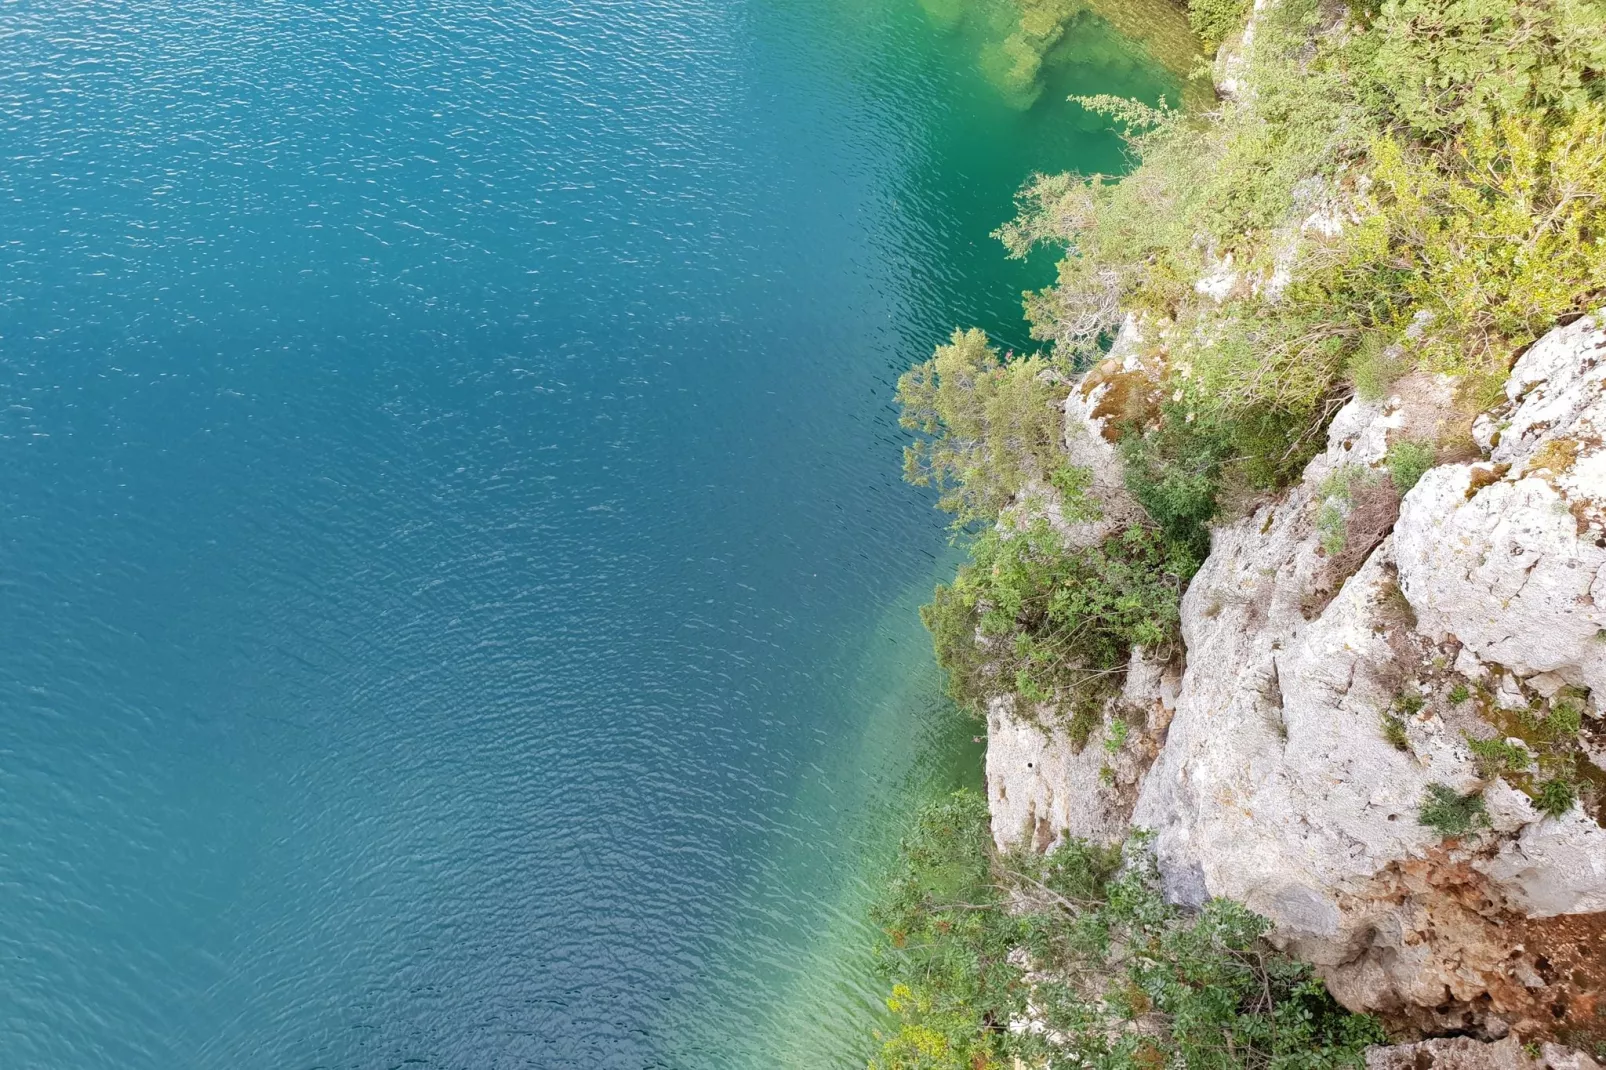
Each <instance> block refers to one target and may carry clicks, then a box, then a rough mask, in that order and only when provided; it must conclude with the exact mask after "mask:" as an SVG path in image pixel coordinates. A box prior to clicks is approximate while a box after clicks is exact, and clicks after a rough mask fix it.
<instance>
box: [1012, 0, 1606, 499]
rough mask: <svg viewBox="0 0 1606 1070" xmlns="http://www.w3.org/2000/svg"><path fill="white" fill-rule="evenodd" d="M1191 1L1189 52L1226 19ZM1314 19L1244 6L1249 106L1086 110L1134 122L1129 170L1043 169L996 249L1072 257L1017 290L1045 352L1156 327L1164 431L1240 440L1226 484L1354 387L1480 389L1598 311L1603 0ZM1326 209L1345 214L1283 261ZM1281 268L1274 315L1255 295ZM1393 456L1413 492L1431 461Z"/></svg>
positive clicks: (1287, 7)
mask: <svg viewBox="0 0 1606 1070" xmlns="http://www.w3.org/2000/svg"><path fill="white" fill-rule="evenodd" d="M1193 9H1194V12H1193V13H1194V17H1195V19H1196V20H1198V21H1199V25H1200V26H1201V30H1202V31H1203V32H1204V33H1205V35H1206V36H1207V37H1215V36H1219V34H1220V33H1222V32H1224V28H1225V27H1227V26H1228V25H1229V24H1231V23H1232V22H1233V21H1234V20H1235V19H1236V18H1237V17H1238V16H1239V14H1241V10H1242V8H1241V5H1239V4H1237V3H1235V2H1233V0H1207V2H1196V3H1195V4H1194V5H1193ZM1324 18H1329V19H1330V18H1331V15H1325V16H1324V14H1323V8H1322V6H1321V5H1320V4H1319V3H1317V0H1283V2H1280V3H1278V4H1275V5H1268V6H1267V7H1266V8H1265V9H1264V10H1262V11H1261V12H1260V13H1259V14H1258V15H1257V22H1256V37H1255V41H1256V44H1255V47H1254V48H1253V49H1252V50H1250V53H1249V54H1248V55H1247V57H1246V59H1247V61H1248V63H1249V64H1250V67H1249V71H1248V79H1249V80H1250V81H1251V82H1252V83H1253V85H1254V90H1255V91H1254V92H1253V93H1247V94H1242V95H1240V96H1239V97H1238V98H1237V99H1236V100H1234V101H1231V102H1228V103H1227V104H1225V105H1224V106H1223V107H1222V108H1221V109H1220V110H1219V112H1216V113H1212V114H1211V115H1209V116H1207V117H1200V116H1193V115H1184V114H1179V113H1176V112H1169V111H1165V110H1163V109H1162V110H1156V109H1152V108H1145V107H1142V106H1137V105H1131V104H1122V103H1121V102H1113V101H1110V100H1108V99H1107V98H1088V99H1084V100H1083V103H1084V104H1085V105H1086V106H1088V107H1091V108H1094V109H1095V110H1098V111H1102V112H1104V113H1105V114H1107V115H1110V116H1112V117H1113V118H1115V119H1117V120H1118V121H1121V122H1123V123H1125V124H1126V125H1127V127H1128V131H1129V141H1130V145H1131V149H1132V154H1133V157H1134V159H1135V161H1136V164H1137V166H1136V167H1135V169H1134V170H1133V171H1132V172H1131V173H1130V174H1128V175H1127V176H1126V177H1125V178H1123V179H1121V180H1120V181H1118V182H1117V181H1111V180H1110V179H1108V178H1105V177H1102V176H1097V175H1095V176H1091V177H1088V178H1086V179H1081V178H1075V177H1071V176H1065V175H1059V176H1038V177H1036V178H1034V179H1033V180H1032V182H1031V183H1030V184H1029V185H1028V186H1027V188H1026V189H1025V190H1024V191H1023V193H1022V196H1021V201H1020V206H1019V207H1020V212H1019V215H1018V218H1017V219H1016V220H1015V221H1014V222H1013V223H1011V224H1009V225H1008V226H1005V227H1004V228H1002V229H1001V230H1000V232H999V236H1000V237H1001V238H1002V239H1003V240H1004V242H1005V244H1006V246H1007V247H1008V248H1009V250H1010V252H1011V254H1012V255H1024V254H1025V252H1026V251H1027V250H1029V249H1030V248H1032V247H1034V246H1036V245H1040V244H1044V243H1047V244H1050V245H1053V246H1057V247H1059V248H1062V249H1063V250H1064V256H1063V259H1062V260H1061V262H1060V265H1059V272H1058V279H1057V281H1056V282H1055V284H1054V285H1052V286H1050V287H1048V288H1046V289H1044V290H1042V291H1039V292H1037V293H1034V294H1030V295H1028V297H1027V300H1026V308H1027V316H1028V319H1030V320H1031V322H1032V325H1033V333H1034V336H1035V337H1038V338H1041V339H1043V340H1046V341H1052V342H1053V343H1054V345H1055V349H1056V353H1057V354H1059V355H1060V356H1061V357H1064V358H1070V359H1085V358H1086V357H1087V356H1088V355H1089V354H1090V353H1093V352H1096V350H1097V347H1098V345H1099V343H1100V342H1101V341H1102V340H1105V339H1107V338H1108V337H1109V336H1110V333H1111V332H1112V331H1114V330H1115V328H1116V326H1117V325H1118V324H1119V323H1120V321H1121V319H1122V317H1123V316H1124V315H1125V314H1126V313H1127V312H1129V311H1138V312H1143V313H1148V314H1151V315H1152V318H1153V320H1154V321H1155V322H1164V321H1170V322H1171V323H1172V324H1173V325H1174V326H1173V327H1172V329H1171V330H1170V331H1169V335H1168V339H1167V348H1168V355H1169V358H1170V360H1171V363H1172V367H1173V368H1174V369H1177V370H1179V372H1180V382H1173V383H1171V384H1168V386H1169V387H1171V388H1172V389H1173V390H1174V391H1175V390H1180V391H1181V392H1182V393H1183V394H1185V395H1186V402H1185V404H1184V405H1182V406H1178V407H1176V408H1175V409H1174V410H1173V411H1171V412H1167V413H1166V414H1164V415H1163V417H1162V420H1161V423H1162V426H1166V425H1171V424H1174V423H1176V422H1177V421H1179V420H1183V419H1188V420H1198V419H1204V420H1207V421H1208V422H1210V423H1211V424H1212V425H1213V428H1214V431H1213V433H1214V434H1215V435H1216V436H1217V440H1218V441H1220V442H1227V441H1231V442H1232V443H1233V445H1234V448H1233V449H1231V450H1227V451H1224V452H1222V453H1220V454H1218V455H1217V456H1216V459H1215V461H1214V462H1213V463H1216V464H1218V465H1219V467H1220V471H1219V472H1218V473H1217V474H1216V475H1215V476H1214V477H1212V478H1213V479H1214V480H1215V481H1216V482H1217V483H1218V486H1219V485H1230V484H1234V483H1238V482H1244V483H1248V484H1249V485H1250V486H1252V487H1265V486H1276V485H1278V484H1280V483H1282V482H1285V481H1286V480H1288V479H1289V478H1291V477H1292V476H1293V475H1295V474H1296V473H1297V472H1298V470H1299V467H1300V465H1301V464H1302V463H1303V461H1304V460H1305V459H1308V458H1309V457H1310V456H1311V454H1312V453H1313V452H1314V449H1315V447H1316V446H1317V445H1318V444H1319V440H1320V430H1321V428H1322V426H1323V425H1324V424H1325V421H1326V420H1327V419H1328V417H1329V416H1330V415H1331V414H1332V412H1333V411H1334V410H1335V408H1336V406H1337V404H1339V403H1341V402H1342V400H1343V395H1344V392H1345V390H1346V387H1345V386H1344V382H1345V380H1346V379H1348V380H1349V381H1350V382H1351V383H1352V384H1353V386H1354V389H1355V390H1357V391H1359V392H1360V393H1362V394H1363V395H1365V396H1368V397H1379V396H1382V395H1383V394H1384V393H1386V391H1387V390H1388V388H1389V386H1390V384H1391V383H1392V382H1393V381H1394V380H1395V379H1397V378H1398V377H1399V376H1401V375H1403V374H1405V373H1406V372H1408V371H1410V370H1412V369H1414V368H1425V369H1428V370H1430V371H1436V372H1448V373H1450V374H1453V375H1457V376H1462V377H1466V378H1467V379H1469V380H1470V384H1469V385H1470V386H1471V387H1472V388H1473V389H1472V391H1471V393H1473V394H1481V393H1486V392H1487V390H1486V388H1487V387H1488V386H1489V385H1490V384H1493V383H1497V382H1499V381H1500V380H1502V379H1503V378H1504V375H1505V370H1506V367H1507V365H1508V363H1509V360H1510V359H1511V357H1512V355H1513V354H1514V353H1516V352H1517V351H1518V350H1520V349H1521V348H1522V347H1523V346H1526V345H1527V344H1529V343H1531V342H1532V341H1533V340H1534V339H1535V338H1537V337H1538V336H1539V334H1541V333H1542V332H1543V331H1545V330H1547V329H1548V328H1549V327H1551V326H1552V325H1554V324H1555V323H1556V321H1557V320H1558V319H1561V318H1564V317H1566V316H1569V315H1573V314H1576V313H1580V312H1583V311H1587V310H1588V309H1590V308H1592V307H1594V306H1595V305H1597V304H1599V303H1600V302H1601V300H1602V299H1606V242H1603V241H1601V240H1600V235H1601V234H1603V233H1606V198H1603V197H1601V196H1600V195H1599V190H1600V189H1601V188H1603V184H1606V5H1603V4H1601V3H1598V2H1595V0H1512V2H1509V3H1508V2H1507V0H1383V2H1381V3H1379V4H1377V5H1376V6H1367V5H1363V6H1362V7H1361V8H1359V9H1357V11H1356V12H1355V15H1354V17H1353V18H1351V19H1349V20H1347V21H1345V23H1344V25H1343V30H1342V31H1341V32H1332V33H1326V32H1324V31H1323V26H1324V22H1323V19H1324ZM1318 196H1320V197H1336V198H1337V199H1338V200H1339V201H1340V202H1341V204H1343V205H1345V206H1347V207H1349V208H1352V209H1353V213H1354V214H1353V215H1352V216H1351V218H1350V220H1349V222H1348V223H1347V224H1346V225H1345V226H1344V227H1343V228H1342V232H1341V233H1339V234H1338V235H1337V236H1333V235H1331V234H1328V235H1326V236H1324V235H1323V234H1321V233H1317V232H1314V231H1309V230H1301V231H1300V236H1299V239H1298V242H1297V244H1294V245H1290V244H1289V241H1290V239H1289V238H1288V236H1287V235H1288V229H1287V228H1288V227H1290V226H1292V225H1293V224H1297V223H1299V222H1300V221H1301V220H1302V219H1303V218H1305V217H1306V216H1307V215H1308V213H1310V212H1311V210H1312V208H1313V207H1316V206H1318V205H1319V202H1318V201H1316V200H1315V199H1314V198H1316V197H1318ZM1356 215H1358V216H1359V217H1361V218H1360V221H1359V222H1357V221H1356V219H1355V216H1356ZM1279 227H1282V228H1284V229H1282V230H1279V229H1278V228H1279ZM1229 254H1230V255H1231V256H1232V270H1233V271H1235V272H1236V273H1237V274H1238V282H1237V285H1236V286H1234V287H1233V288H1232V289H1231V291H1230V292H1229V293H1228V295H1227V296H1226V298H1225V300H1223V301H1221V302H1219V303H1218V302H1217V301H1215V300H1212V299H1205V298H1201V297H1200V296H1199V295H1198V294H1197V293H1196V292H1195V291H1194V289H1193V283H1194V281H1195V280H1196V279H1198V278H1200V277H1201V276H1202V275H1204V274H1205V273H1206V271H1207V268H1209V267H1210V266H1211V265H1214V264H1219V263H1221V262H1222V258H1223V257H1225V256H1227V255H1229ZM1274 268H1275V269H1276V271H1278V272H1281V273H1282V274H1283V276H1284V277H1285V279H1286V285H1284V286H1282V288H1281V293H1280V295H1279V296H1278V297H1276V298H1275V299H1270V298H1268V296H1267V294H1266V293H1265V292H1264V291H1263V290H1262V289H1260V288H1258V287H1257V285H1256V284H1254V280H1256V279H1260V280H1264V279H1266V278H1267V277H1269V276H1270V275H1271V274H1272V273H1273V269H1274ZM1249 425H1258V426H1255V427H1251V426H1249ZM1161 455H1162V456H1164V450H1162V451H1161ZM1396 462H1397V463H1396V464H1394V465H1391V468H1396V469H1397V471H1396V473H1395V474H1396V475H1398V476H1399V478H1398V479H1397V480H1396V485H1397V486H1398V487H1399V488H1400V489H1401V490H1406V489H1409V485H1410V484H1411V483H1413V482H1414V479H1413V478H1412V477H1413V476H1419V475H1420V471H1419V469H1420V466H1421V464H1422V462H1423V453H1422V452H1421V451H1420V450H1417V451H1414V452H1413V451H1410V450H1406V451H1402V453H1401V455H1400V456H1399V457H1397V458H1396ZM1189 474H1191V475H1197V474H1198V473H1189ZM1166 476H1167V473H1165V472H1164V471H1160V472H1159V473H1158V475H1156V474H1152V473H1151V474H1150V475H1149V476H1148V477H1147V478H1149V480H1150V481H1151V482H1157V483H1164V481H1165V477H1166ZM1196 482H1197V480H1196ZM1168 489H1169V488H1168ZM1181 489H1185V490H1189V491H1194V493H1192V494H1191V498H1192V500H1193V502H1195V503H1197V502H1202V501H1205V500H1207V497H1208V500H1209V501H1210V502H1214V500H1215V499H1216V497H1218V495H1215V494H1212V495H1209V496H1204V495H1200V494H1198V493H1197V492H1196V488H1195V487H1193V486H1192V485H1191V484H1184V485H1183V487H1182V488H1181ZM1188 511H1191V512H1193V513H1194V514H1199V513H1201V512H1203V510H1202V509H1201V508H1200V507H1199V506H1198V505H1197V504H1193V505H1190V509H1189V510H1188Z"/></svg>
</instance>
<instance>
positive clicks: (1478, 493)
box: [1395, 317, 1606, 709]
mask: <svg viewBox="0 0 1606 1070" xmlns="http://www.w3.org/2000/svg"><path fill="white" fill-rule="evenodd" d="M1506 395H1507V399H1508V400H1507V404H1506V405H1505V406H1504V407H1503V408H1502V409H1500V410H1497V411H1496V412H1495V413H1493V414H1491V417H1490V419H1489V420H1486V421H1483V422H1482V427H1481V429H1482V430H1484V433H1485V436H1486V438H1487V439H1488V440H1489V442H1490V445H1491V446H1492V447H1493V448H1492V453H1491V456H1490V459H1489V461H1488V462H1487V463H1484V464H1476V465H1465V464H1461V465H1445V466H1443V467H1440V468H1437V469H1435V470H1433V471H1431V472H1429V473H1428V474H1427V475H1426V476H1424V477H1423V478H1422V481H1421V482H1420V483H1418V484H1417V486H1416V488H1415V489H1413V490H1412V491H1411V493H1410V494H1409V495H1408V496H1407V497H1406V499H1405V501H1404V503H1403V504H1402V506H1401V510H1400V520H1399V524H1398V526H1397V528H1396V529H1395V540H1396V546H1397V552H1398V555H1399V569H1400V586H1401V587H1402V588H1403V589H1404V591H1405V593H1406V595H1407V597H1409V598H1410V600H1411V604H1412V606H1413V607H1415V609H1416V612H1417V615H1418V618H1419V620H1420V627H1421V630H1422V631H1423V632H1425V633H1426V634H1429V635H1433V636H1436V637H1440V638H1454V639H1456V640H1458V641H1459V642H1460V643H1461V644H1462V645H1463V646H1465V647H1466V648H1467V649H1468V650H1469V651H1471V652H1472V653H1473V654H1474V655H1476V656H1477V657H1478V658H1479V659H1480V660H1481V661H1483V662H1486V663H1488V662H1492V663H1495V664H1498V665H1501V666H1504V667H1505V668H1507V669H1510V670H1511V671H1512V672H1513V673H1515V674H1516V675H1517V676H1519V677H1527V676H1533V675H1535V674H1540V673H1545V674H1550V675H1553V676H1554V677H1555V678H1556V679H1557V680H1559V681H1560V682H1563V683H1566V684H1573V685H1578V686H1582V687H1587V688H1589V689H1590V690H1591V691H1592V692H1593V693H1594V694H1595V696H1596V699H1595V701H1596V702H1597V704H1598V703H1599V702H1600V700H1601V697H1602V696H1606V641H1603V640H1606V439H1603V437H1602V436H1603V435H1606V328H1603V327H1602V325H1601V323H1600V321H1599V320H1598V319H1597V318H1596V317H1585V318H1584V319H1581V320H1579V321H1578V322H1577V323H1574V324H1572V325H1571V326H1568V327H1563V328H1561V329H1559V330H1556V331H1552V332H1551V333H1550V334H1549V335H1547V336H1545V338H1543V339H1541V340H1540V341H1539V342H1538V343H1537V344H1536V345H1534V347H1533V348H1532V349H1530V350H1529V351H1528V352H1527V353H1526V354H1525V355H1524V356H1523V357H1522V359H1521V360H1519V361H1518V362H1517V366H1516V368H1515V369H1514V370H1513V371H1512V374H1511V378H1510V380H1509V381H1508V382H1507V385H1506ZM1491 423H1492V424H1493V426H1494V430H1493V432H1492V433H1490V432H1489V430H1488V428H1489V427H1490V425H1491ZM1597 709H1599V706H1598V705H1597Z"/></svg>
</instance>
